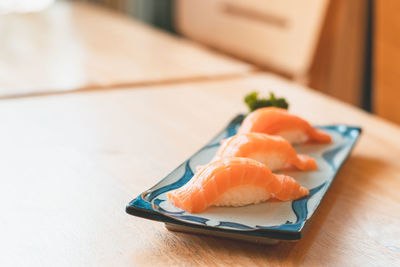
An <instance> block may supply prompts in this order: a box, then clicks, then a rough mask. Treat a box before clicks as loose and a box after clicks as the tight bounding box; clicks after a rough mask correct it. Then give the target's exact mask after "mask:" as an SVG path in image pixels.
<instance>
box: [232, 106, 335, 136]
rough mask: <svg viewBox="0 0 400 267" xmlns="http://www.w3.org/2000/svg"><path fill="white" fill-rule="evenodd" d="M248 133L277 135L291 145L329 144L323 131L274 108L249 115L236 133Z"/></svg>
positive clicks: (256, 111)
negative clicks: (306, 143) (307, 143)
mask: <svg viewBox="0 0 400 267" xmlns="http://www.w3.org/2000/svg"><path fill="white" fill-rule="evenodd" d="M249 132H258V133H266V134H272V135H279V136H282V137H283V138H285V139H286V140H287V141H289V142H290V143H292V144H302V143H305V142H316V143H330V142H331V137H330V136H329V135H328V134H327V133H325V132H324V131H321V130H319V129H315V128H313V127H312V126H311V125H310V124H309V123H308V122H307V121H305V120H303V119H302V118H300V117H299V116H296V115H293V114H290V113H289V112H287V111H286V110H285V109H282V108H276V107H267V108H260V109H257V110H255V111H253V112H252V113H250V114H249V115H248V116H247V117H246V118H245V119H244V121H243V123H242V125H241V126H240V128H239V130H238V133H249Z"/></svg>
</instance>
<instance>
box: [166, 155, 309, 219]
mask: <svg viewBox="0 0 400 267" xmlns="http://www.w3.org/2000/svg"><path fill="white" fill-rule="evenodd" d="M308 193H309V192H308V189H307V188H305V187H302V186H301V185H300V184H299V183H298V182H297V181H296V180H294V179H293V178H292V177H290V176H286V175H276V174H273V173H272V172H271V171H270V170H269V169H268V167H267V166H265V165H264V164H262V163H261V162H258V161H256V160H253V159H248V158H227V159H222V160H218V161H214V162H211V163H210V164H208V165H207V166H205V167H204V168H202V169H201V170H200V171H199V172H197V173H196V174H195V175H194V176H193V177H192V179H191V180H190V181H189V182H188V183H187V184H185V185H184V186H182V187H181V188H178V189H176V190H174V191H171V192H169V193H167V197H168V200H169V201H170V202H171V203H172V204H173V205H174V206H176V207H178V208H181V209H183V210H185V211H187V212H191V213H199V212H203V211H204V210H205V209H207V208H208V207H209V206H212V205H214V206H234V207H238V206H245V205H249V204H256V203H260V202H263V201H266V200H268V199H270V198H275V199H278V200H281V201H288V200H295V199H298V198H301V197H303V196H306V195H308Z"/></svg>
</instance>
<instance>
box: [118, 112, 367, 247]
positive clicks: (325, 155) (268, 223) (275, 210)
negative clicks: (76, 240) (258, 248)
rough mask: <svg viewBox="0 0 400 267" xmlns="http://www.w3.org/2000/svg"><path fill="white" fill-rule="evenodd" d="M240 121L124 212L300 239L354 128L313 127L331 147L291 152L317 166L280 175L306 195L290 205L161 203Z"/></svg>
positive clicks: (349, 145)
mask: <svg viewBox="0 0 400 267" xmlns="http://www.w3.org/2000/svg"><path fill="white" fill-rule="evenodd" d="M243 118H244V116H243V115H239V116H237V117H236V118H234V119H233V120H232V121H231V122H230V123H229V125H228V126H227V127H226V128H225V129H224V130H223V131H222V132H221V133H220V134H218V135H217V136H216V137H215V138H213V139H212V140H211V141H210V142H209V143H208V144H207V145H206V146H204V147H203V148H202V149H201V150H200V151H198V152H197V153H195V154H194V155H193V156H192V157H190V158H189V159H188V160H186V161H185V162H184V163H182V164H181V165H180V166H179V167H178V168H176V169H175V170H174V171H172V172H171V173H170V174H169V175H167V177H165V178H164V179H162V180H161V181H160V182H159V183H158V184H157V185H155V186H154V187H152V188H151V189H149V190H147V191H146V192H144V193H143V194H141V195H140V196H139V197H137V198H136V199H134V200H133V201H132V202H130V203H129V204H128V206H127V208H126V211H127V212H128V213H130V214H132V215H135V216H140V217H144V218H148V219H152V220H157V221H162V222H167V223H173V224H177V225H183V226H191V227H195V228H207V230H210V229H211V230H214V231H224V232H231V233H233V232H235V233H241V234H245V235H252V236H262V237H270V238H274V239H281V240H297V239H300V238H301V236H302V234H303V232H304V231H303V230H304V228H305V225H306V224H307V223H308V222H309V220H310V218H311V216H312V215H313V213H314V211H315V210H316V209H317V207H318V206H319V204H320V202H321V200H322V198H323V196H324V195H325V193H326V191H327V190H328V188H329V186H330V184H331V183H332V181H333V179H334V177H335V175H336V174H337V172H338V170H339V168H340V167H341V165H342V164H343V162H344V161H345V160H346V158H347V157H348V156H349V154H350V152H351V150H352V148H353V146H354V144H355V143H356V141H357V139H358V137H359V136H360V133H361V129H360V128H359V127H351V126H345V125H332V126H323V127H319V128H321V129H323V130H325V131H326V132H328V133H329V134H330V135H331V137H332V139H333V142H332V143H331V144H328V145H320V144H305V145H301V146H295V149H296V151H297V153H301V154H306V155H309V156H311V157H313V158H315V160H316V161H317V163H318V167H319V169H318V170H316V171H311V172H299V171H290V172H289V171H288V172H284V173H285V174H287V175H290V176H292V177H294V178H296V180H297V181H299V183H300V184H301V185H303V186H305V187H307V188H308V189H309V190H310V194H309V195H308V196H307V197H304V198H302V199H299V200H295V201H288V202H279V201H267V202H265V203H261V204H257V205H249V206H245V207H236V208H233V207H210V208H208V209H207V210H206V211H205V212H202V213H200V214H191V213H188V212H185V211H183V210H181V209H179V208H176V207H175V206H173V205H172V204H171V203H169V202H168V201H167V200H166V199H167V198H166V193H167V192H169V191H171V190H174V189H176V188H179V187H181V186H183V185H184V184H186V183H187V182H188V181H189V180H190V179H191V178H192V176H193V174H194V172H195V170H196V166H199V165H203V164H206V163H208V162H209V161H210V160H211V159H212V157H213V156H214V154H215V152H216V151H217V149H218V147H219V145H220V141H221V140H223V139H225V138H227V137H230V136H233V135H235V134H236V131H237V129H238V127H239V126H240V124H241V122H242V120H243Z"/></svg>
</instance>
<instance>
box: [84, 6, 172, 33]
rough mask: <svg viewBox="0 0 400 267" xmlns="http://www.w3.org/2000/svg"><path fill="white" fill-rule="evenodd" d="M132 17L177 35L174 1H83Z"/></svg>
mask: <svg viewBox="0 0 400 267" xmlns="http://www.w3.org/2000/svg"><path fill="white" fill-rule="evenodd" d="M83 1H85V2H92V3H96V4H100V5H104V6H107V7H109V8H112V9H114V10H118V11H120V12H122V13H125V14H128V15H131V16H133V17H135V18H137V19H139V20H141V21H144V22H146V23H149V24H152V25H154V26H156V27H159V28H161V29H163V30H166V31H169V32H171V33H175V30H174V26H173V0H83Z"/></svg>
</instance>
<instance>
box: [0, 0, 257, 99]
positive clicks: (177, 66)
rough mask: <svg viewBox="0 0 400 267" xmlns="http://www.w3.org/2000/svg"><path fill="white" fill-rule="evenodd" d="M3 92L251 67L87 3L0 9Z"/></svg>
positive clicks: (181, 77)
mask: <svg viewBox="0 0 400 267" xmlns="http://www.w3.org/2000/svg"><path fill="white" fill-rule="evenodd" d="M0 20H1V24H0V98H4V97H10V96H26V95H32V94H42V93H56V92H65V91H70V90H85V89H90V88H99V87H102V88H104V87H106V88H107V87H111V86H112V87H117V86H123V85H125V86H127V85H129V86H133V85H148V84H154V83H157V84H160V83H165V82H169V83H171V82H177V81H187V80H196V79H197V80H198V79H200V78H221V77H231V76H235V75H240V74H243V73H247V72H249V71H251V70H253V69H254V67H252V66H251V65H248V64H246V63H243V62H240V61H238V60H235V59H232V58H229V57H227V56H223V55H221V54H218V53H215V52H213V51H211V50H208V49H206V48H204V47H201V46H199V45H197V44H195V43H193V42H190V41H187V40H184V39H182V38H179V37H176V36H172V35H169V34H167V33H164V32H161V31H159V30H156V29H154V28H151V27H149V26H146V25H144V24H142V23H140V22H137V21H135V20H133V19H131V18H129V17H127V16H122V15H119V14H118V13H116V12H112V11H108V10H106V9H102V8H99V7H96V6H95V5H89V4H84V3H68V2H57V3H55V4H53V5H52V6H51V7H50V8H48V9H47V10H45V11H43V12H39V13H32V14H11V15H0Z"/></svg>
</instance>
